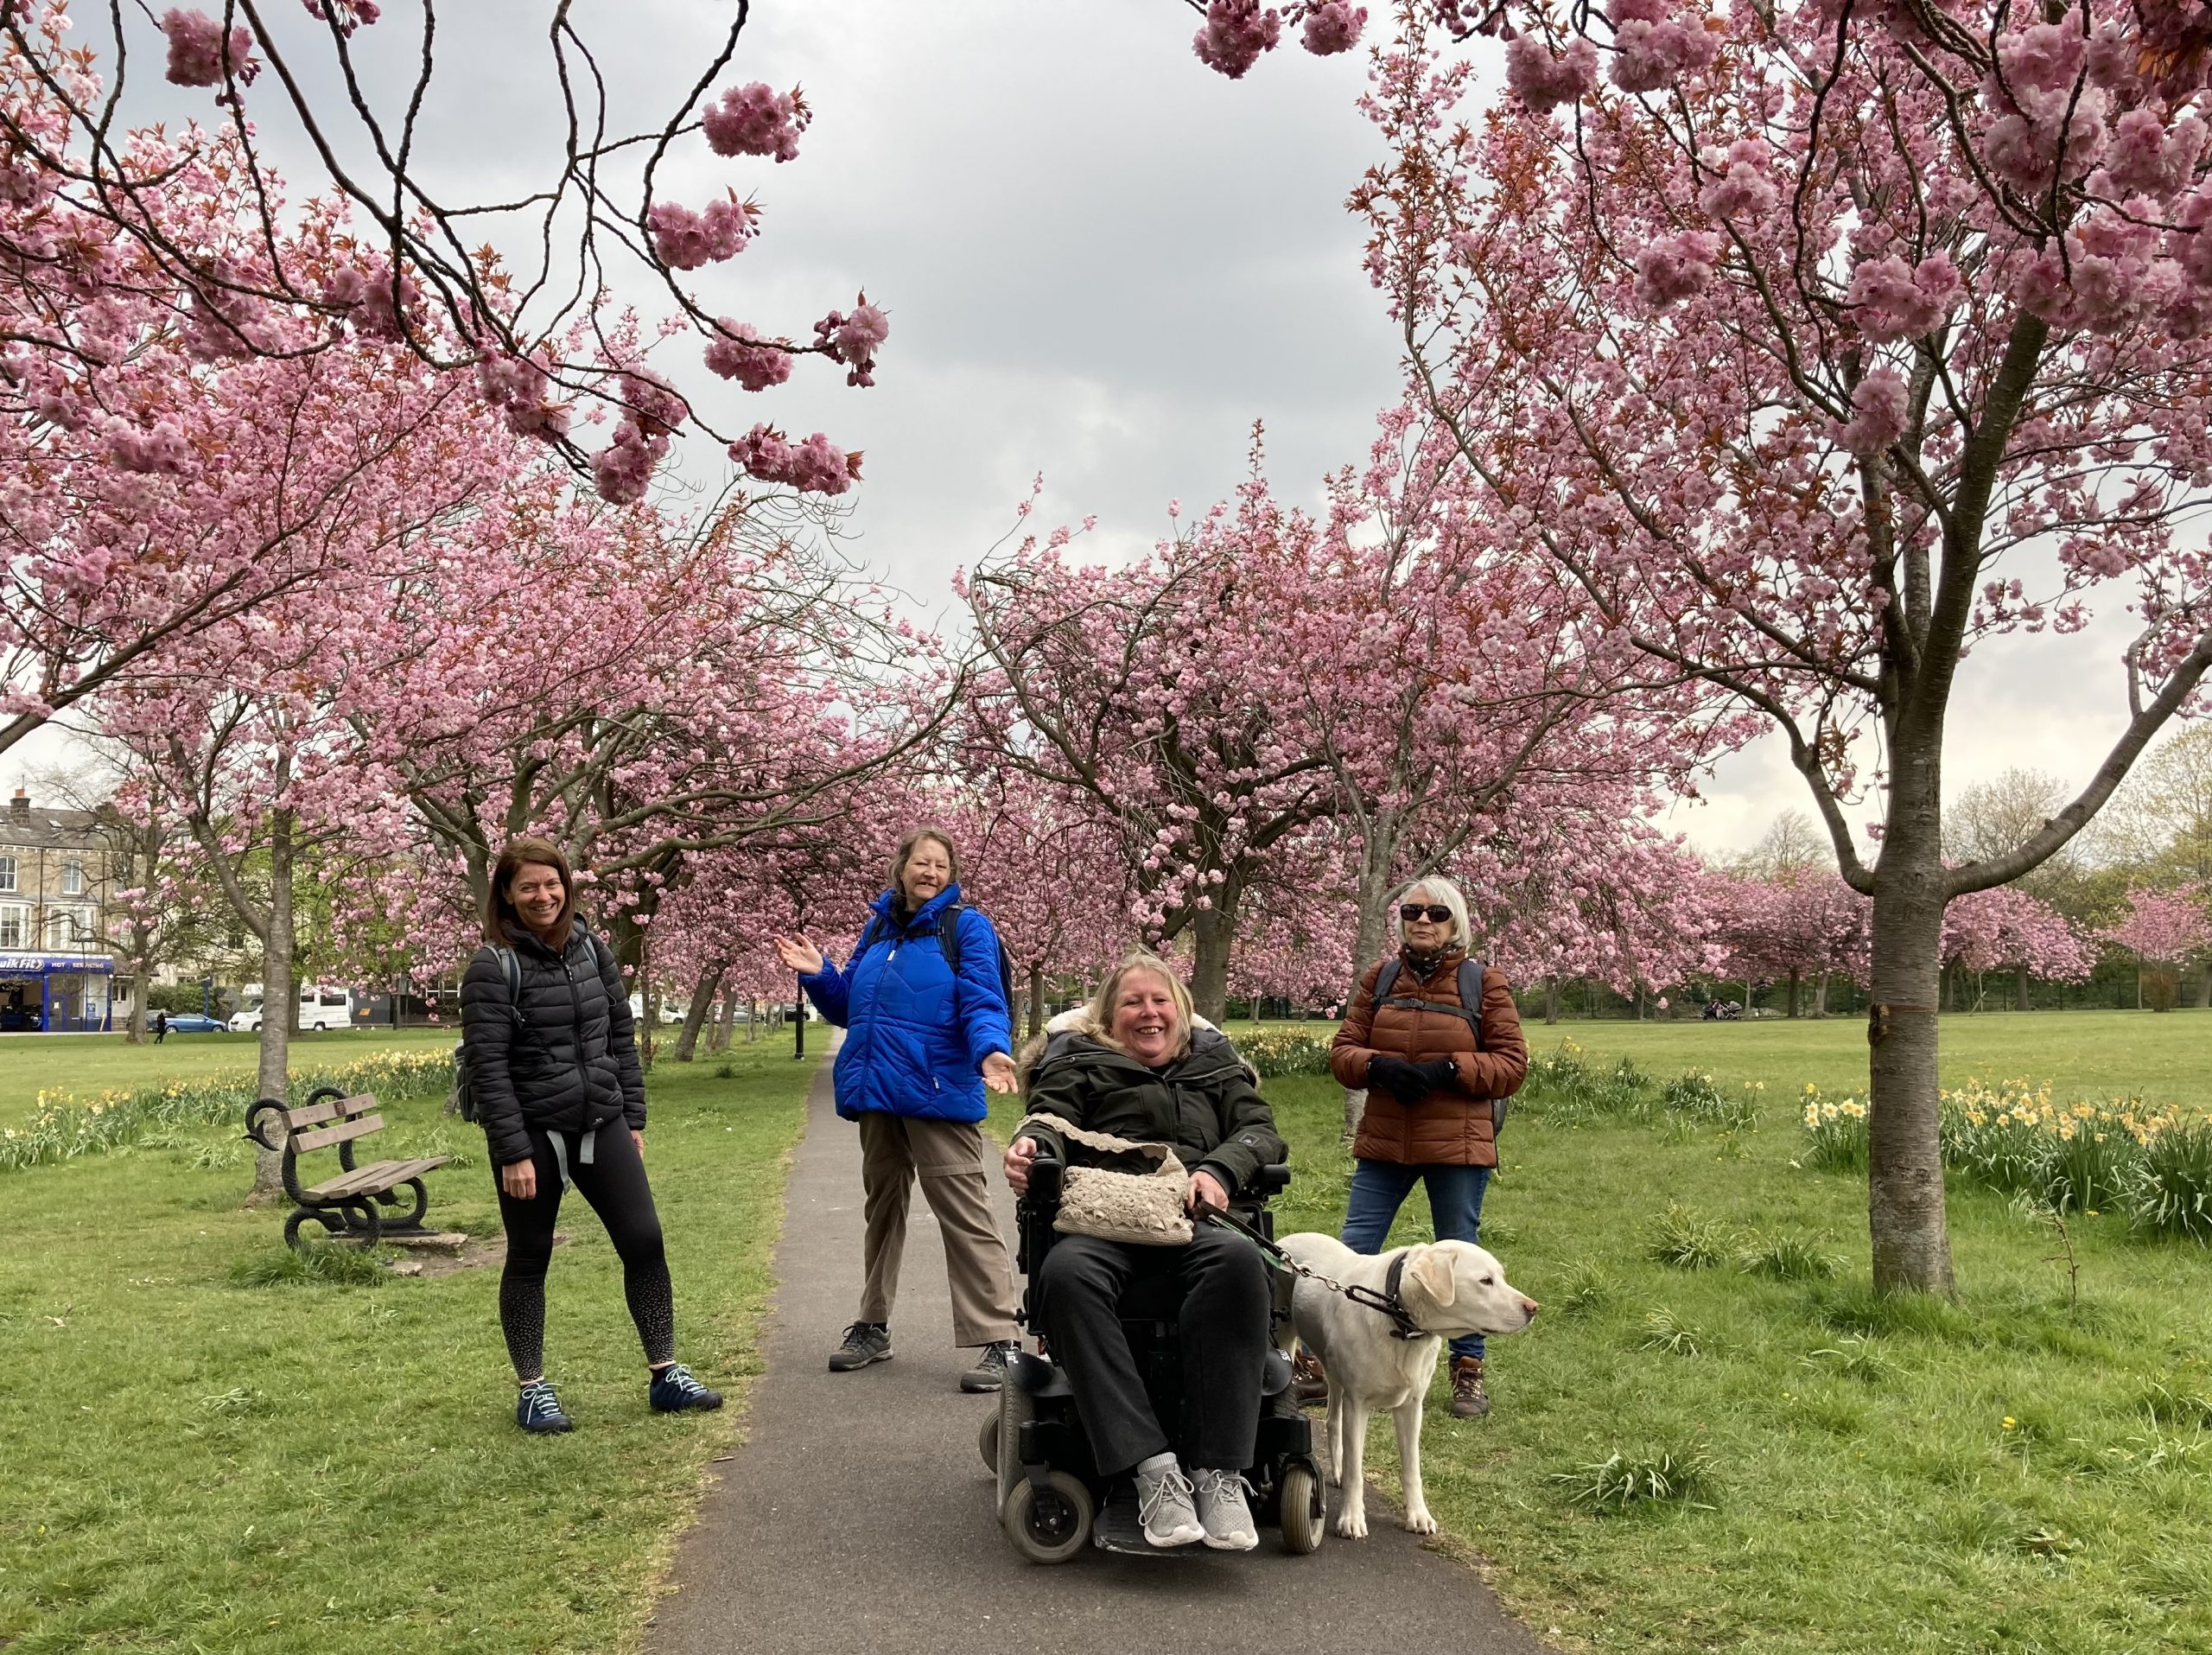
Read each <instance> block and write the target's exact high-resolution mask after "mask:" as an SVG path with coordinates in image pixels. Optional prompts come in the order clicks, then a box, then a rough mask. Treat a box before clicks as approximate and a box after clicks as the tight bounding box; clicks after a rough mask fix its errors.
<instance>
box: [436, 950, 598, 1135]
mask: <svg viewBox="0 0 2212 1655" xmlns="http://www.w3.org/2000/svg"><path fill="white" fill-rule="evenodd" d="M584 940H585V941H586V942H588V943H589V944H590V945H591V962H592V966H593V968H594V970H596V971H605V970H606V969H607V955H606V953H605V952H603V951H602V949H601V945H600V940H599V938H598V937H597V936H596V935H595V934H594V933H592V932H588V931H587V932H585V933H584ZM486 946H488V947H489V948H490V949H491V950H492V952H493V953H494V954H496V955H498V956H499V970H500V971H501V973H502V974H503V975H504V976H505V977H506V979H507V1012H508V1015H511V1016H512V1017H513V1019H514V1020H515V1027H516V1028H522V1027H523V1026H524V1025H523V1020H522V960H521V959H520V958H519V957H518V956H517V954H516V953H515V951H514V950H513V949H512V948H502V947H500V946H499V945H498V944H496V943H493V944H487V945H486ZM446 1113H447V1114H448V1115H458V1116H460V1117H461V1119H463V1120H464V1121H471V1122H474V1121H480V1120H481V1119H482V1118H483V1114H482V1111H480V1109H479V1108H478V1106H477V1102H476V1089H475V1087H474V1085H472V1084H471V1082H470V1079H469V1075H468V1042H467V1041H466V1040H461V1041H454V1048H453V1093H452V1095H451V1096H450V1097H448V1098H447V1099H446Z"/></svg>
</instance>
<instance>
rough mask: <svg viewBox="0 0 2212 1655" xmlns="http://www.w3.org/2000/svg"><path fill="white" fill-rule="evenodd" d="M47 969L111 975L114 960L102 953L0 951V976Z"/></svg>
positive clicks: (38, 972)
mask: <svg viewBox="0 0 2212 1655" xmlns="http://www.w3.org/2000/svg"><path fill="white" fill-rule="evenodd" d="M48 971H92V972H96V973H97V974H99V976H101V977H113V976H114V975H115V962H114V960H112V959H111V958H108V957H107V956H105V955H104V954H4V953H0V976H7V975H13V974H22V975H27V976H28V975H32V974H38V975H43V974H44V973H46V972H48Z"/></svg>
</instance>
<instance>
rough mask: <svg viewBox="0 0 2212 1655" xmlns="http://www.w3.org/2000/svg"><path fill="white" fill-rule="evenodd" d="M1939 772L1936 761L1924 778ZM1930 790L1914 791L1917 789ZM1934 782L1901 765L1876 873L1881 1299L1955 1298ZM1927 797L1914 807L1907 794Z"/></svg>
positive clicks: (1872, 1161)
mask: <svg viewBox="0 0 2212 1655" xmlns="http://www.w3.org/2000/svg"><path fill="white" fill-rule="evenodd" d="M1933 768H1934V765H1933V761H1929V762H1927V763H1926V764H1925V765H1924V766H1923V769H1924V770H1925V771H1927V772H1932V771H1933ZM1916 780H1917V781H1919V782H1920V783H1921V786H1919V787H1918V788H1913V786H1912V784H1913V782H1914V781H1916ZM1934 786H1935V780H1934V777H1933V776H1932V774H1927V775H1915V773H1914V772H1913V769H1912V767H1910V766H1900V767H1899V777H1898V787H1899V792H1897V793H1896V794H1893V795H1892V798H1891V811H1890V820H1889V832H1888V835H1887V837H1885V840H1884V843H1883V846H1882V856H1881V860H1880V862H1879V863H1877V864H1876V866H1875V869H1874V904H1873V908H1874V912H1873V979H1872V999H1873V1005H1872V1010H1871V1013H1870V1015H1869V1019H1868V1023H1867V1041H1868V1052H1867V1070H1868V1098H1869V1102H1870V1104H1871V1106H1872V1117H1871V1119H1870V1121H1869V1123H1868V1124H1869V1142H1870V1154H1869V1167H1868V1174H1867V1229H1868V1232H1869V1235H1870V1237H1871V1238H1872V1243H1873V1252H1874V1288H1875V1290H1876V1291H1877V1292H1883V1293H1888V1292H1896V1291H1899V1290H1904V1289H1917V1290H1919V1291H1923V1292H1929V1293H1940V1294H1943V1295H1946V1296H1948V1295H1951V1294H1953V1293H1954V1292H1955V1291H1956V1283H1955V1280H1954V1278H1953V1276H1952V1273H1951V1244H1950V1237H1949V1233H1948V1230H1947V1228H1946V1226H1945V1222H1944V1212H1943V1163H1942V1141H1941V1124H1942V1117H1941V1105H1940V1102H1939V1099H1938V1097H1937V1093H1936V1056H1937V1047H1938V1041H1939V1035H1938V1028H1939V1025H1938V1022H1937V1020H1936V1005H1937V1003H1938V1002H1937V998H1936V996H1937V995H1938V993H1939V992H1940V991H1941V989H1942V977H1943V975H1944V972H1943V967H1942V938H1943V862H1942V854H1941V850H1940V846H1941V844H1942V837H1941V832H1940V824H1941V818H1940V816H1939V815H1938V813H1937V812H1938V807H1937V805H1936V799H1935V796H1934V793H1933V789H1934ZM1908 789H1910V790H1911V791H1914V792H1920V793H1923V795H1925V796H1924V797H1922V798H1919V799H1907V798H1906V797H1904V792H1905V791H1906V790H1908Z"/></svg>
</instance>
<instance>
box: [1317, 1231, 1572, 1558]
mask: <svg viewBox="0 0 2212 1655" xmlns="http://www.w3.org/2000/svg"><path fill="white" fill-rule="evenodd" d="M1280 1245H1281V1248H1282V1250H1283V1251H1285V1252H1286V1253H1288V1254H1289V1255H1290V1256H1291V1257H1293V1258H1294V1259H1296V1260H1297V1261H1298V1262H1299V1263H1300V1264H1303V1265H1305V1266H1306V1268H1307V1269H1308V1270H1318V1271H1319V1272H1320V1273H1321V1274H1322V1275H1324V1276H1328V1277H1330V1278H1331V1279H1332V1280H1334V1281H1338V1282H1341V1283H1344V1285H1345V1286H1347V1287H1351V1286H1354V1285H1357V1286H1360V1287H1364V1288H1369V1289H1373V1290H1374V1291H1375V1292H1376V1293H1378V1294H1388V1293H1389V1292H1390V1291H1391V1290H1392V1289H1394V1288H1395V1292H1396V1295H1397V1296H1396V1302H1397V1303H1399V1304H1400V1305H1402V1307H1403V1308H1404V1309H1405V1313H1406V1315H1407V1317H1408V1319H1409V1321H1410V1322H1411V1324H1412V1326H1414V1327H1417V1328H1419V1329H1420V1336H1419V1337H1417V1338H1412V1339H1401V1338H1396V1337H1394V1336H1393V1323H1392V1321H1391V1319H1390V1317H1389V1316H1388V1315H1386V1314H1383V1312H1382V1311H1379V1310H1375V1309H1371V1308H1369V1307H1367V1306H1365V1305H1361V1304H1355V1303H1354V1302H1352V1301H1351V1300H1350V1299H1347V1298H1345V1297H1344V1295H1342V1294H1339V1293H1332V1292H1330V1291H1329V1289H1326V1288H1325V1287H1323V1286H1321V1285H1320V1283H1318V1282H1309V1281H1307V1280H1306V1279H1305V1278H1304V1277H1303V1276H1301V1277H1300V1278H1299V1282H1298V1285H1297V1288H1296V1290H1295V1291H1294V1294H1293V1295H1292V1298H1291V1322H1292V1326H1293V1327H1294V1329H1295V1330H1296V1333H1297V1335H1298V1341H1299V1343H1300V1344H1302V1345H1305V1346H1308V1347H1310V1348H1311V1349H1312V1350H1313V1353H1314V1354H1315V1355H1317V1356H1319V1358H1320V1359H1321V1365H1323V1366H1324V1367H1325V1368H1326V1369H1327V1370H1328V1375H1329V1423H1328V1448H1327V1450H1326V1454H1325V1458H1326V1460H1327V1462H1328V1466H1329V1480H1330V1481H1331V1482H1332V1483H1334V1484H1336V1485H1337V1486H1338V1487H1339V1489H1341V1490H1342V1493H1340V1495H1339V1496H1338V1511H1337V1532H1338V1534H1340V1535H1342V1536H1344V1537H1345V1538H1346V1539H1348V1540H1359V1539H1363V1538H1365V1537H1366V1534H1367V1484H1366V1477H1365V1467H1364V1466H1363V1463H1362V1462H1363V1461H1364V1459H1365V1457H1366V1448H1367V1421H1368V1417H1369V1416H1370V1415H1371V1414H1374V1413H1376V1412H1378V1411H1380V1410H1384V1409H1388V1410H1389V1412H1390V1415H1391V1417H1392V1418H1393V1419H1394V1420H1395V1422H1396V1423H1397V1427H1398V1464H1399V1467H1400V1477H1401V1480H1402V1482H1403V1483H1404V1485H1405V1492H1406V1518H1405V1526H1406V1527H1407V1528H1408V1529H1410V1530H1412V1531H1414V1533H1415V1534H1434V1533H1435V1532H1436V1519H1435V1518H1433V1517H1431V1516H1430V1515H1429V1514H1428V1501H1427V1499H1426V1498H1425V1497H1424V1495H1423V1494H1422V1492H1421V1404H1423V1403H1424V1402H1425V1401H1426V1400H1427V1397H1428V1384H1429V1380H1430V1379H1431V1378H1433V1376H1434V1374H1435V1372H1436V1359H1437V1357H1438V1355H1439V1354H1440V1353H1441V1352H1442V1350H1443V1349H1444V1341H1445V1340H1447V1339H1450V1338H1452V1337H1454V1336H1455V1335H1458V1334H1484V1335H1486V1336H1489V1335H1496V1334H1517V1333H1519V1332H1520V1331H1521V1330H1522V1328H1524V1327H1527V1326H1528V1325H1529V1322H1530V1321H1534V1320H1535V1314H1536V1302H1535V1300H1534V1299H1531V1298H1529V1296H1528V1295H1525V1294H1523V1293H1522V1292H1521V1291H1520V1290H1519V1289H1516V1288H1515V1287H1513V1286H1512V1285H1510V1283H1508V1282H1507V1281H1506V1279H1505V1270H1504V1269H1503V1266H1501V1265H1500V1264H1498V1262H1497V1259H1496V1258H1494V1257H1491V1255H1490V1254H1489V1253H1487V1252H1484V1251H1483V1250H1482V1249H1481V1248H1480V1247H1478V1246H1476V1245H1474V1244H1472V1243H1471V1242H1465V1241H1439V1242H1433V1243H1430V1244H1427V1245H1425V1246H1418V1247H1399V1248H1396V1249H1394V1250H1393V1251H1389V1252H1387V1253H1379V1254H1374V1255H1369V1254H1365V1253H1356V1252H1354V1251H1352V1250H1351V1248H1349V1247H1347V1246H1345V1245H1344V1243H1343V1242H1341V1241H1338V1239H1337V1238H1335V1237H1334V1236H1325V1235H1321V1234H1319V1233H1318V1232H1305V1233H1302V1234H1299V1235H1294V1236H1285V1237H1284V1238H1282V1240H1281V1243H1280Z"/></svg>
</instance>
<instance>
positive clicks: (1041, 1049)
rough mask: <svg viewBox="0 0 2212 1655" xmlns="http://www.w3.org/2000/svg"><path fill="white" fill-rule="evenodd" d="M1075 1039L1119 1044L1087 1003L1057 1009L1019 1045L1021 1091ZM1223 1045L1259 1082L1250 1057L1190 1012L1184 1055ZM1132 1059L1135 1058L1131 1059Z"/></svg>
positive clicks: (1016, 1061)
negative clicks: (1188, 1039) (1093, 1016)
mask: <svg viewBox="0 0 2212 1655" xmlns="http://www.w3.org/2000/svg"><path fill="white" fill-rule="evenodd" d="M1077 1039H1082V1040H1087V1041H1092V1042H1093V1043H1095V1044H1096V1045H1099V1046H1103V1047H1106V1048H1107V1049H1108V1050H1109V1051H1119V1050H1120V1049H1121V1048H1120V1047H1117V1046H1116V1045H1115V1044H1114V1042H1113V1041H1110V1040H1109V1039H1108V1038H1107V1037H1106V1033H1105V1031H1104V1030H1103V1029H1102V1028H1099V1027H1098V1025H1097V1024H1096V1023H1095V1022H1092V1021H1091V1018H1090V1008H1088V1007H1086V1006H1071V1007H1070V1008H1069V1009H1067V1010H1065V1011H1063V1012H1060V1013H1058V1015H1055V1016H1054V1017H1053V1018H1052V1021H1051V1022H1048V1023H1046V1025H1045V1032H1044V1033H1043V1034H1039V1035H1038V1036H1036V1037H1035V1038H1034V1039H1033V1040H1031V1041H1027V1042H1026V1043H1025V1044H1024V1045H1023V1046H1022V1048H1021V1050H1020V1053H1018V1054H1017V1055H1016V1056H1015V1058H1014V1068H1015V1069H1016V1071H1018V1072H1019V1073H1020V1076H1021V1089H1022V1091H1024V1092H1027V1091H1028V1090H1029V1082H1030V1078H1031V1077H1032V1076H1033V1075H1034V1074H1035V1073H1037V1072H1038V1071H1039V1069H1041V1068H1043V1067H1044V1066H1046V1063H1048V1062H1057V1061H1058V1060H1060V1059H1061V1058H1063V1057H1065V1056H1066V1055H1067V1053H1070V1052H1071V1051H1072V1050H1073V1049H1074V1047H1075V1042H1076V1041H1077ZM1224 1047H1225V1048H1226V1050H1227V1053H1228V1055H1229V1056H1230V1057H1231V1058H1234V1059H1235V1060H1236V1062H1237V1063H1238V1064H1240V1065H1242V1066H1243V1070H1244V1073H1246V1074H1247V1075H1249V1076H1250V1077H1251V1080H1252V1084H1253V1085H1255V1086H1256V1085H1259V1084H1260V1072H1259V1071H1258V1070H1257V1069H1255V1068H1254V1067H1253V1066H1252V1064H1251V1060H1249V1059H1248V1058H1247V1057H1246V1056H1245V1055H1244V1054H1243V1053H1242V1052H1240V1051H1238V1050H1237V1049H1236V1041H1232V1040H1230V1038H1229V1036H1228V1035H1226V1034H1223V1033H1222V1032H1221V1030H1220V1029H1218V1028H1215V1027H1214V1025H1213V1024H1211V1023H1210V1022H1207V1021H1206V1020H1205V1018H1204V1017H1201V1016H1199V1015H1197V1014H1196V1013H1195V1012H1194V1013H1192V1016H1191V1049H1190V1051H1189V1053H1186V1054H1185V1058H1186V1059H1187V1058H1190V1057H1196V1056H1198V1054H1199V1053H1201V1052H1203V1053H1206V1054H1208V1055H1209V1056H1215V1055H1217V1054H1218V1053H1219V1052H1220V1051H1221V1049H1222V1048H1224ZM1184 1060H1185V1059H1179V1060H1178V1061H1179V1062H1180V1061H1184ZM1133 1061H1134V1060H1133Z"/></svg>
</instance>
